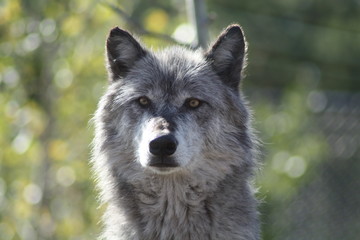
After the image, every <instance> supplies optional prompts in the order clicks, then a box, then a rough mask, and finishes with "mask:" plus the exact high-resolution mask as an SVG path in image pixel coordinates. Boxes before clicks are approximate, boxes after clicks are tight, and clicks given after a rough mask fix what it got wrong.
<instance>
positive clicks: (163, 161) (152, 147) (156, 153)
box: [149, 134, 178, 167]
mask: <svg viewBox="0 0 360 240" xmlns="http://www.w3.org/2000/svg"><path fill="white" fill-rule="evenodd" d="M177 146H178V141H177V140H176V138H175V136H174V135H173V134H166V135H162V136H159V137H156V138H155V139H153V140H152V141H150V143H149V151H150V153H151V154H152V155H153V156H152V157H151V160H150V163H149V165H150V166H153V167H177V166H178V163H176V161H175V160H174V158H173V157H171V156H172V155H173V154H174V153H175V152H176V149H177Z"/></svg>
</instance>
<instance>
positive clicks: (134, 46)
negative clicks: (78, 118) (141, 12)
mask: <svg viewBox="0 0 360 240" xmlns="http://www.w3.org/2000/svg"><path fill="white" fill-rule="evenodd" d="M245 53H246V42H245V39H244V37H243V33H242V30H241V28H240V27H239V26H238V25H232V26H229V27H228V28H227V29H226V30H225V31H224V32H223V33H222V34H221V35H220V36H219V38H218V40H217V41H216V43H215V44H214V45H213V46H212V48H210V50H209V51H208V52H206V53H202V52H201V51H191V50H187V49H185V48H181V47H171V48H168V49H164V50H162V51H159V52H151V51H148V50H146V49H145V48H143V47H142V45H141V44H140V43H139V42H138V41H136V40H135V39H134V38H133V37H132V36H131V35H130V34H129V33H128V32H126V31H123V30H120V29H118V28H115V29H113V30H112V31H111V33H110V35H109V38H108V40H107V62H108V71H109V79H110V81H109V86H108V90H107V91H106V93H105V95H104V96H103V97H102V98H101V100H100V103H99V106H98V110H97V111H96V114H95V117H94V123H95V138H94V143H93V158H92V165H93V169H94V172H95V173H96V176H97V180H98V187H99V189H100V191H101V197H100V198H101V200H102V201H103V203H105V204H107V211H106V213H105V215H104V218H103V220H104V223H105V231H104V233H103V235H102V237H101V238H102V239H106V240H120V239H124V240H125V239H126V240H155V239H156V240H157V239H161V240H170V239H174V240H177V239H179V240H184V239H194V240H195V239H196V240H202V239H204V240H205V239H241V240H256V239H259V235H260V234H259V221H258V214H257V210H256V208H257V201H256V200H255V197H254V192H253V190H252V187H251V183H250V180H251V177H252V175H253V170H254V167H255V165H256V164H255V160H254V153H255V149H256V143H255V140H254V137H253V134H252V132H251V128H250V123H249V118H250V116H249V112H248V110H247V107H246V104H245V103H244V100H243V98H242V94H241V93H239V92H238V90H237V89H238V86H239V82H240V79H241V77H240V76H241V73H242V69H243V65H244V62H245ZM144 96H145V97H146V99H145V100H148V101H145V103H146V104H144V105H141V104H140V103H139V99H140V98H141V97H144ZM192 99H196V100H200V103H201V104H200V105H199V106H198V107H191V106H190V105H189V103H188V102H189V101H191V100H192ZM164 135H171V136H172V137H173V138H175V139H176V146H177V147H176V151H175V153H173V154H169V155H167V156H165V157H164V156H161V161H162V162H167V161H171V163H175V164H176V165H177V167H175V166H174V167H171V166H170V167H167V166H165V167H164V166H160V167H159V166H152V165H151V164H152V160H153V159H157V160H158V159H159V158H160V157H157V156H153V154H152V153H150V152H149V143H150V142H151V141H152V140H154V139H156V138H158V137H159V136H164Z"/></svg>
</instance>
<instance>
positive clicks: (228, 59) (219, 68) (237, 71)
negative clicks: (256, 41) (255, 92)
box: [205, 25, 247, 91]
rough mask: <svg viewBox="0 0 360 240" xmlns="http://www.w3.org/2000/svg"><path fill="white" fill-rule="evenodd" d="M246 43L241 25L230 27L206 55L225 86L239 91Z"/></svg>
mask: <svg viewBox="0 0 360 240" xmlns="http://www.w3.org/2000/svg"><path fill="white" fill-rule="evenodd" d="M246 48H247V46H246V42H245V38H244V34H243V31H242V29H241V27H240V26H239V25H230V26H229V27H227V28H226V29H225V30H224V31H223V32H222V33H221V34H220V36H219V37H218V39H217V40H216V42H215V43H214V45H213V46H212V47H211V49H210V50H209V51H208V52H207V53H206V54H205V57H206V59H207V60H208V61H209V62H210V63H211V65H212V67H213V68H214V70H215V71H216V73H217V74H218V75H219V76H220V77H221V79H222V80H223V81H224V83H225V84H227V85H228V86H230V87H231V88H233V89H234V90H236V91H238V86H239V83H240V79H241V73H242V70H243V67H244V65H245V61H246Z"/></svg>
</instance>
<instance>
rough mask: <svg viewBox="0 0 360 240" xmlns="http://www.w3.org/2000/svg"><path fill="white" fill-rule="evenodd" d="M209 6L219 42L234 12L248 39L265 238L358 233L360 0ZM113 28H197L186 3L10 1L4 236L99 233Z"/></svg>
mask: <svg viewBox="0 0 360 240" xmlns="http://www.w3.org/2000/svg"><path fill="white" fill-rule="evenodd" d="M206 4H207V12H208V14H209V28H210V36H211V39H214V38H215V36H216V35H217V34H218V33H219V32H220V31H221V29H222V28H224V27H225V26H227V25H228V24H230V23H233V22H237V23H240V24H241V25H242V26H243V28H244V30H245V33H246V36H247V40H248V42H249V66H248V68H247V78H246V80H245V82H244V84H243V90H244V92H245V94H246V95H247V96H248V98H249V100H250V101H251V102H252V105H253V109H254V112H255V119H256V121H255V123H254V125H255V127H256V128H257V129H258V130H259V136H260V138H261V139H262V140H263V143H264V144H263V147H262V148H263V157H262V162H263V167H262V171H261V172H259V175H258V178H257V185H258V186H259V197H260V198H261V199H263V204H262V205H261V209H260V211H261V212H262V218H263V219H262V221H263V232H264V234H263V235H264V239H265V240H282V239H289V240H297V239H316V240H317V239H319V240H325V239H327V240H329V239H334V240H340V239H341V240H344V239H349V240H350V239H352V240H353V239H356V238H357V237H358V236H359V235H360V208H359V206H360V193H359V189H360V181H359V177H358V176H359V173H360V164H359V162H358V160H359V156H360V153H359V147H360V146H359V145H360V144H359V143H360V137H359V136H360V134H359V133H360V124H359V119H360V81H359V75H360V69H359V63H360V46H359V42H360V31H359V22H360V2H359V1H358V0H346V1H341V2H339V1H333V0H330V1H329V0H305V1H304V0H286V1H285V0H273V1H260V0H251V1H237V0H221V1H216V0H208V1H206ZM116 25H119V26H121V27H123V28H126V29H129V30H131V31H133V32H134V33H136V34H138V35H142V40H143V41H144V42H145V44H146V45H148V46H149V47H152V48H154V49H159V48H164V47H166V46H168V45H171V44H173V43H174V41H180V42H183V41H185V43H189V42H191V41H192V40H193V38H194V32H193V31H192V28H191V25H189V22H188V17H187V11H186V1H184V0H171V1H170V0H168V1H166V0H151V1H143V0H134V1H125V0H118V1H116V0H109V1H97V0H93V1H88V0H61V1H60V0H53V1H46V0H2V1H0V146H1V147H0V239H1V240H12V239H14V240H18V239H26V240H35V239H41V240H43V239H52V240H53V239H55V240H56V239H59V240H61V239H71V240H81V239H95V238H96V236H97V234H98V233H99V224H98V223H99V221H100V215H101V214H100V213H101V209H97V208H98V204H97V202H96V192H95V190H94V184H93V181H92V179H91V177H90V172H89V166H88V159H89V152H90V150H89V144H90V142H91V138H92V131H93V130H92V128H91V126H90V127H89V124H88V122H89V119H90V118H91V117H92V114H93V112H94V111H95V108H96V104H97V101H98V99H99V97H100V95H101V94H102V92H103V91H104V87H105V86H106V83H107V82H106V73H105V68H104V63H103V60H104V41H105V39H106V36H107V33H108V31H109V29H111V28H112V27H113V26H116ZM167 36H171V37H172V39H169V37H167Z"/></svg>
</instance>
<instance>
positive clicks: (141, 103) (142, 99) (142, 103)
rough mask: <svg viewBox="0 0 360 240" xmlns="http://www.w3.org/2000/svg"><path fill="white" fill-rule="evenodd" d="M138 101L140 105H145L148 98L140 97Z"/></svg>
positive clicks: (148, 101)
mask: <svg viewBox="0 0 360 240" xmlns="http://www.w3.org/2000/svg"><path fill="white" fill-rule="evenodd" d="M138 102H139V104H140V105H141V106H143V107H146V106H148V105H149V104H150V100H149V99H148V98H147V97H140V98H139V99H138Z"/></svg>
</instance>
